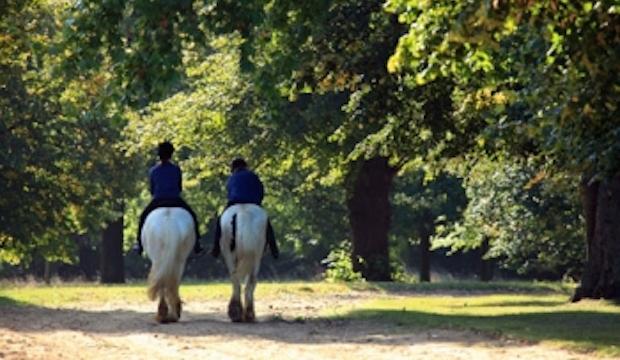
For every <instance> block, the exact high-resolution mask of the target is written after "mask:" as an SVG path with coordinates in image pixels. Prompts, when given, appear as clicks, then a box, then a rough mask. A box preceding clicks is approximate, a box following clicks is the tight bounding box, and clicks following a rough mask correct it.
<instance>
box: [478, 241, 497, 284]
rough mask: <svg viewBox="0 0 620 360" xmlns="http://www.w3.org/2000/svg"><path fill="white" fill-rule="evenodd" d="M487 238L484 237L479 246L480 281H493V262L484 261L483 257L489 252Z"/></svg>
mask: <svg viewBox="0 0 620 360" xmlns="http://www.w3.org/2000/svg"><path fill="white" fill-rule="evenodd" d="M489 247H490V246H489V238H488V237H485V238H484V240H482V244H481V245H480V272H479V274H478V275H479V277H480V281H491V280H493V261H492V260H488V259H485V258H484V256H485V255H486V254H487V253H488V252H489Z"/></svg>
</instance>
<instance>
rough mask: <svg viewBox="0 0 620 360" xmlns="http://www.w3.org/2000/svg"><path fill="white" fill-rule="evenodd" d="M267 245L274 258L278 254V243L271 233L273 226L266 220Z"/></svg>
mask: <svg viewBox="0 0 620 360" xmlns="http://www.w3.org/2000/svg"><path fill="white" fill-rule="evenodd" d="M267 245H269V250H271V256H273V258H274V259H277V258H278V256H280V250H278V244H277V243H276V237H275V235H274V233H273V227H272V226H271V221H269V220H267Z"/></svg>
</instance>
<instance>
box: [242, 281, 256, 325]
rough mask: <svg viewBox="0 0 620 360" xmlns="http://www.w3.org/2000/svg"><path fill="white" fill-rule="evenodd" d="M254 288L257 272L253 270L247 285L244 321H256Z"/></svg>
mask: <svg viewBox="0 0 620 360" xmlns="http://www.w3.org/2000/svg"><path fill="white" fill-rule="evenodd" d="M254 289H256V274H255V273H254V272H252V273H251V274H250V275H249V276H248V282H247V284H246V285H245V311H244V313H243V321H245V322H249V323H253V322H256V314H254Z"/></svg>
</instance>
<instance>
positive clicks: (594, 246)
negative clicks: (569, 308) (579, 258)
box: [573, 173, 620, 301]
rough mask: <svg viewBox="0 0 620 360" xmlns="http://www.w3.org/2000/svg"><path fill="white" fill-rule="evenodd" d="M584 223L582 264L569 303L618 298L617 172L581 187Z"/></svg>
mask: <svg viewBox="0 0 620 360" xmlns="http://www.w3.org/2000/svg"><path fill="white" fill-rule="evenodd" d="M581 202H582V205H583V210H584V217H585V220H586V243H587V255H586V256H587V258H586V265H585V269H584V272H583V275H582V277H581V284H580V286H579V287H578V288H577V290H576V291H575V295H574V296H573V301H579V300H580V299H582V298H594V299H599V298H605V299H618V298H620V173H617V174H616V175H615V176H614V177H613V178H611V179H606V180H602V181H597V182H592V183H585V182H584V183H582V184H581Z"/></svg>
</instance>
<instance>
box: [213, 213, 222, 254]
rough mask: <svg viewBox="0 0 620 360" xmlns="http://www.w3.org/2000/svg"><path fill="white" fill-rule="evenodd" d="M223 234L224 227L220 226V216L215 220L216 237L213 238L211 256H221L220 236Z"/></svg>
mask: <svg viewBox="0 0 620 360" xmlns="http://www.w3.org/2000/svg"><path fill="white" fill-rule="evenodd" d="M221 236H222V227H221V226H220V218H219V217H218V218H217V220H216V222H215V238H214V239H213V249H211V256H213V257H215V258H216V257H218V256H220V237H221Z"/></svg>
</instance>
